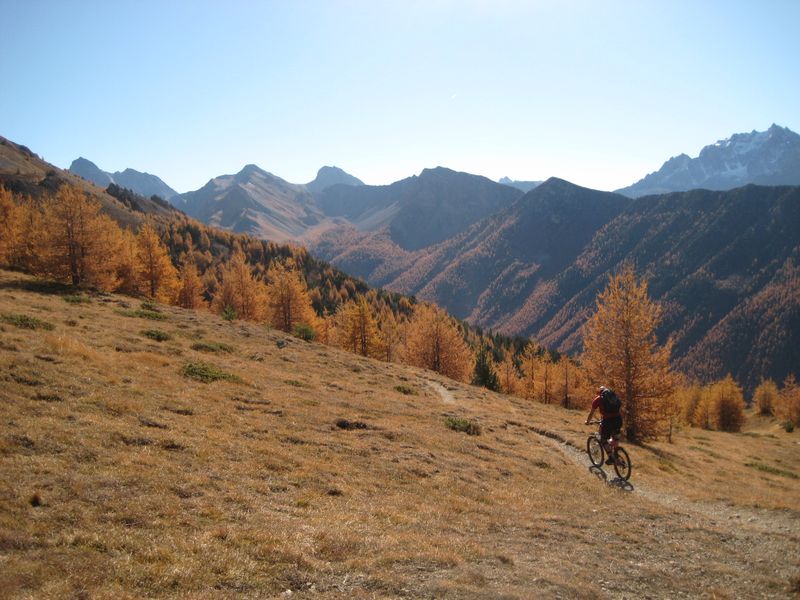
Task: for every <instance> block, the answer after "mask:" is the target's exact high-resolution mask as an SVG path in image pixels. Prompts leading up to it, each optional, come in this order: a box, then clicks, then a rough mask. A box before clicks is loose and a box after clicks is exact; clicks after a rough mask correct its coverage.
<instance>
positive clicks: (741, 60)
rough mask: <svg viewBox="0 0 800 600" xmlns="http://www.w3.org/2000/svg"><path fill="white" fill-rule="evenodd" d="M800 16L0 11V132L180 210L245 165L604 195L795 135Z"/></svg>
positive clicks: (507, 10) (73, 6)
mask: <svg viewBox="0 0 800 600" xmlns="http://www.w3.org/2000/svg"><path fill="white" fill-rule="evenodd" d="M798 24H800V2H798V1H797V0H788V1H780V0H763V1H761V2H755V1H737V0H727V1H714V0H705V1H703V2H697V1H696V0H693V1H687V0H662V1H659V2H656V1H649V0H631V1H622V0H620V1H616V0H585V1H582V0H561V1H556V0H553V1H546V2H545V1H537V0H529V1H515V0H491V1H490V0H461V1H455V0H423V1H416V0H397V1H382V0H363V1H356V0H352V1H345V0H341V1H339V0H320V1H310V0H309V1H306V0H282V1H275V2H270V1H266V0H262V1H256V0H251V1H246V0H225V1H222V0H215V1H204V0H191V1H189V0H186V1H182V0H158V1H149V0H137V1H126V0H113V1H108V0H102V1H91V0H52V1H45V0H0V135H2V136H4V137H6V138H9V139H11V140H12V141H14V142H17V143H20V144H24V145H26V146H28V147H29V148H31V150H33V151H34V152H36V153H37V154H39V155H40V156H42V157H43V158H44V159H45V160H47V161H49V162H51V163H53V164H55V165H56V166H59V167H62V168H67V167H68V166H69V165H70V163H71V162H72V160H73V159H75V158H77V157H79V156H83V157H85V158H88V159H89V160H91V161H93V162H94V163H96V164H97V165H98V166H99V167H100V168H101V169H103V170H106V171H117V170H123V169H125V168H127V167H130V168H133V169H137V170H139V171H145V172H149V173H153V174H155V175H158V176H159V177H161V178H162V179H163V180H164V181H166V182H167V183H168V184H169V185H170V186H172V187H173V188H175V189H176V190H177V191H179V192H185V191H189V190H194V189H198V188H200V187H201V186H203V185H204V184H205V183H206V182H207V181H208V180H209V179H211V178H213V177H216V176H218V175H221V174H227V173H236V172H238V171H239V170H240V169H241V168H242V167H243V166H244V165H245V164H249V163H255V164H257V165H258V166H260V167H261V168H263V169H265V170H267V171H269V172H271V173H273V174H275V175H278V176H280V177H282V178H283V179H286V180H287V181H290V182H293V183H306V182H308V181H311V180H313V179H314V177H315V175H316V172H317V170H318V169H319V167H321V166H323V165H335V166H338V167H341V168H343V169H344V170H346V171H347V172H349V173H351V174H353V175H355V176H356V177H359V178H360V179H362V180H363V181H364V182H366V183H369V184H375V185H378V184H388V183H391V182H393V181H397V180H399V179H403V178H405V177H409V176H411V175H413V174H418V173H419V172H420V171H421V170H422V169H424V168H426V167H435V166H444V167H449V168H451V169H455V170H458V171H466V172H469V173H475V174H478V175H484V176H486V177H489V178H491V179H494V180H497V179H499V178H500V177H503V176H509V177H511V178H512V179H518V180H542V179H546V178H548V177H550V176H557V177H561V178H564V179H567V180H569V181H572V182H573V183H576V184H579V185H584V186H587V187H592V188H595V189H602V190H613V189H617V188H620V187H624V186H627V185H630V184H631V183H633V182H635V181H637V180H638V179H640V178H641V177H643V176H644V175H646V174H647V173H649V172H652V171H655V170H657V169H658V168H660V166H661V165H662V163H663V162H664V161H665V160H667V159H668V158H670V157H672V156H675V155H677V154H680V153H682V152H685V153H687V154H689V155H690V156H697V154H698V152H699V151H700V149H701V148H702V147H703V146H705V145H708V144H712V143H714V142H716V141H717V140H720V139H723V138H726V137H729V136H730V135H732V134H733V133H738V132H745V131H752V130H759V131H763V130H765V129H767V128H768V127H769V126H770V125H771V124H772V123H777V124H779V125H782V126H784V127H789V128H790V129H792V130H793V131H800V60H798V59H799V58H800V35H797V26H798Z"/></svg>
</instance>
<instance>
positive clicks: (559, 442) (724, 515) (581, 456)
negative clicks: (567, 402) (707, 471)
mask: <svg viewBox="0 0 800 600" xmlns="http://www.w3.org/2000/svg"><path fill="white" fill-rule="evenodd" d="M529 429H530V431H532V432H533V433H535V434H536V435H538V436H540V437H543V438H544V439H545V440H547V443H549V444H550V445H551V446H553V447H554V448H556V449H558V450H559V451H560V452H562V453H563V454H564V455H565V456H567V457H568V458H569V459H570V460H572V461H573V462H574V463H576V464H577V465H580V466H582V467H585V468H586V469H587V471H588V472H589V473H591V474H593V475H595V476H596V477H597V478H598V479H601V480H603V481H605V482H606V483H607V484H608V485H610V486H612V487H615V488H617V489H620V490H622V491H625V492H631V493H635V494H636V495H637V496H639V497H642V498H644V499H646V500H648V501H650V502H654V503H657V504H660V505H661V506H663V507H665V508H668V509H670V510H673V511H675V512H678V513H682V514H686V515H694V516H699V517H702V518H703V519H705V520H708V524H709V525H714V526H721V527H722V528H725V529H728V528H729V527H733V528H735V529H737V530H738V529H741V528H746V529H752V530H756V531H759V532H762V533H778V532H780V533H786V534H797V533H798V532H800V516H798V515H797V514H795V513H791V512H789V511H779V510H769V509H757V508H750V507H744V506H730V505H727V504H723V503H719V502H697V501H692V500H689V499H688V498H685V497H682V496H676V495H674V494H669V493H666V492H663V491H661V490H655V489H653V488H651V487H650V486H647V485H644V484H642V483H639V482H636V481H635V475H636V461H635V457H632V459H631V462H632V464H633V476H632V479H633V481H632V482H625V481H622V480H620V479H619V478H618V477H612V478H611V479H609V478H608V475H607V474H606V472H605V471H604V470H603V469H599V468H597V467H594V466H593V465H592V463H591V462H590V461H589V457H588V455H587V454H586V451H585V450H584V449H583V448H578V447H576V446H575V445H574V444H572V443H571V442H569V441H568V440H566V439H564V438H563V437H562V436H560V435H559V434H557V433H554V432H551V431H547V430H544V429H539V428H536V427H529ZM612 473H613V472H612Z"/></svg>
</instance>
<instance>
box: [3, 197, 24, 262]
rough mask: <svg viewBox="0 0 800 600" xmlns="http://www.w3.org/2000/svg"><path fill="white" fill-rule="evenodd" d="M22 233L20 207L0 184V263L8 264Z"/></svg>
mask: <svg viewBox="0 0 800 600" xmlns="http://www.w3.org/2000/svg"><path fill="white" fill-rule="evenodd" d="M21 233H22V208H21V207H20V206H19V205H18V204H17V203H16V202H15V201H14V196H13V194H12V193H11V191H9V190H7V189H6V188H5V187H3V186H2V185H0V264H3V265H4V264H9V263H10V262H11V261H12V257H13V256H14V249H15V248H16V246H17V244H18V242H19V239H20V236H21Z"/></svg>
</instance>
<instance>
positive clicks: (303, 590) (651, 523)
mask: <svg viewBox="0 0 800 600" xmlns="http://www.w3.org/2000/svg"><path fill="white" fill-rule="evenodd" d="M21 280H24V278H23V277H22V276H20V275H17V274H10V273H5V272H2V271H0V312H2V313H3V314H26V315H28V316H30V317H34V318H39V319H42V320H45V321H48V322H51V323H53V324H55V325H56V328H55V330H53V331H50V332H46V331H40V330H27V329H19V328H17V327H15V326H12V325H9V324H3V325H0V369H2V375H0V385H1V386H2V387H0V400H2V401H1V402H0V413H1V414H0V422H2V423H3V427H2V430H0V490H1V491H0V565H2V567H1V568H0V597H3V598H20V599H21V598H80V597H86V598H115V599H120V598H145V597H158V598H211V597H213V598H266V597H273V596H280V595H281V594H284V593H285V592H286V591H287V590H292V592H293V594H292V595H293V597H296V596H298V595H299V596H301V597H306V596H308V597H314V598H340V597H349V598H396V597H436V598H465V597H474V598H497V597H506V598H530V597H544V598H550V597H556V596H561V597H565V598H566V597H570V598H596V597H632V598H633V597H641V596H645V595H647V596H650V597H670V598H674V597H678V596H680V595H682V594H686V595H691V596H697V595H702V594H703V593H705V594H706V595H707V596H708V597H714V596H716V597H725V596H730V597H744V596H746V597H759V596H764V597H774V596H780V595H781V594H788V593H789V589H790V587H791V586H792V585H796V581H797V576H798V567H797V564H796V562H795V560H794V557H795V556H797V555H798V550H800V547H799V539H798V529H797V527H796V525H797V523H798V521H797V518H798V512H797V511H798V509H800V506H799V505H800V500H799V499H800V482H798V480H797V479H794V478H791V477H786V476H783V475H782V474H780V473H776V472H771V471H769V470H767V471H762V470H758V469H754V468H753V467H749V466H747V463H758V464H763V465H765V466H769V467H774V468H775V469H777V470H780V471H786V472H793V473H797V472H798V469H797V467H796V464H798V461H797V458H798V448H800V446H798V445H797V441H798V440H800V437H798V436H797V435H795V434H786V433H785V432H782V431H780V435H779V434H778V430H777V429H776V427H777V425H774V424H771V423H767V422H765V423H763V426H761V425H759V427H756V428H754V429H750V430H748V431H747V432H746V433H749V434H752V435H747V434H745V435H731V434H719V433H712V432H697V431H685V432H681V433H680V434H679V436H678V443H676V444H674V445H669V444H655V445H653V447H652V448H638V447H631V448H630V452H631V455H632V458H633V460H634V465H635V471H634V478H633V480H632V481H633V484H634V485H635V486H637V489H636V490H635V491H633V492H632V493H624V492H620V491H618V490H617V489H615V488H614V487H613V486H607V485H603V484H602V482H601V481H599V480H598V479H597V478H595V477H592V476H591V475H590V473H589V472H588V470H587V469H586V468H585V467H584V466H582V465H580V464H578V463H577V462H576V461H575V460H574V459H573V457H572V456H570V454H569V452H564V451H562V449H561V448H559V445H558V443H557V442H555V441H554V440H553V439H550V438H547V437H544V436H541V435H538V434H537V433H535V432H534V431H533V430H532V428H536V429H539V430H547V431H549V432H552V433H553V434H554V435H556V436H557V437H562V438H563V439H567V440H569V441H572V442H573V443H575V444H576V445H578V446H581V445H582V444H583V441H582V440H584V439H585V435H586V434H587V430H586V428H583V427H581V426H579V423H580V422H581V421H582V419H583V417H584V415H583V414H578V413H574V412H568V411H563V410H560V409H557V408H553V407H544V406H539V405H535V406H532V405H529V404H526V403H524V402H523V401H521V400H518V399H514V398H508V397H504V396H499V395H496V394H492V393H489V392H486V391H482V390H478V389H475V388H472V387H469V386H463V385H460V384H456V383H454V382H451V381H446V380H443V379H441V378H440V377H438V376H436V375H433V374H431V373H429V372H425V371H421V370H417V369H413V368H408V367H403V366H397V365H386V364H382V363H379V362H376V361H372V360H367V359H362V358H358V357H355V356H352V355H349V354H346V353H343V352H340V351H338V350H335V349H332V348H328V347H325V346H321V345H318V344H313V343H311V344H309V343H306V342H302V341H299V340H296V339H293V338H284V337H283V336H282V335H281V334H279V333H276V332H272V331H267V330H265V329H264V328H261V327H258V326H256V325H251V324H245V323H240V322H226V321H224V320H222V319H220V318H218V317H215V316H213V315H209V314H200V313H193V312H190V311H183V310H180V309H176V308H167V307H164V308H161V309H160V310H161V312H160V313H158V314H161V315H163V317H164V318H163V319H161V320H160V321H159V323H158V329H159V330H160V331H163V332H165V333H167V334H168V335H169V338H168V339H165V340H163V341H160V342H158V341H154V340H151V339H148V338H147V337H144V336H143V335H142V334H141V331H142V327H143V321H142V320H141V319H138V318H129V317H128V316H127V315H125V314H120V313H119V312H118V309H119V308H120V306H119V301H125V300H126V299H123V298H117V297H114V296H110V297H107V298H104V299H103V301H94V300H93V301H92V302H90V303H83V302H81V303H70V302H64V301H63V300H61V298H60V297H59V296H56V295H52V296H48V295H46V294H41V293H35V292H32V291H28V290H25V289H23V286H20V285H18V282H19V281H21ZM127 302H128V303H129V304H130V303H131V301H130V300H129V299H127ZM68 322H70V323H75V325H68V324H67V323H68ZM200 337H202V338H204V339H207V340H213V342H214V343H216V344H224V345H226V346H227V347H229V348H230V349H231V351H230V352H226V351H223V352H216V353H212V354H210V353H208V351H207V350H204V349H197V350H195V349H192V345H193V344H194V343H196V342H197V340H198V338H200ZM284 339H286V341H287V342H288V344H287V345H286V346H285V347H283V348H279V347H278V345H277V342H278V341H279V340H284ZM200 363H206V364H210V365H213V366H214V367H215V368H217V369H219V370H220V371H221V372H223V373H227V374H233V375H236V376H238V377H240V378H241V381H235V380H234V381H231V380H225V379H222V380H218V381H212V382H209V383H205V382H202V381H196V380H194V379H191V378H188V377H185V376H184V375H183V374H182V373H183V370H184V368H185V366H186V365H187V364H200ZM431 381H432V382H434V385H431V384H430V383H429V382H431ZM435 384H439V385H440V386H441V385H446V387H447V390H448V392H449V396H451V397H452V402H453V403H454V404H453V403H451V402H450V397H448V402H444V401H443V398H442V397H441V396H440V395H439V394H438V393H437V389H439V388H437V387H436V385H435ZM407 390H414V392H415V393H414V394H408V392H407ZM449 418H450V419H454V418H457V419H467V420H468V421H469V422H473V423H476V424H479V425H480V430H481V434H480V435H477V436H468V435H464V434H463V433H459V432H457V431H453V430H451V429H449V428H448V427H447V425H446V422H447V420H448V419H449ZM337 422H347V423H348V424H351V425H352V424H358V426H353V427H342V426H340V425H337ZM773 436H774V437H773ZM712 453H713V454H712ZM714 455H716V456H714ZM675 498H678V499H679V500H680V501H679V502H675ZM754 506H760V507H764V508H763V509H762V510H760V511H758V512H753V511H754V509H753V508H752V507H754ZM709 507H711V508H713V509H714V510H716V509H717V508H718V507H722V508H724V509H725V510H728V511H731V512H732V511H737V512H738V513H739V514H740V515H741V519H740V520H738V521H734V522H730V523H729V522H728V521H727V516H728V515H727V514H725V515H723V516H718V517H709V516H706V514H707V510H706V509H707V508H709ZM767 508H769V509H781V510H780V511H775V510H766V509H767ZM704 511H705V512H704ZM720 514H721V513H720ZM751 515H754V516H755V518H757V519H759V520H756V521H752V522H751V521H748V519H750V518H751ZM776 523H777V524H778V526H775V527H773V526H774V525H775V524H776ZM783 523H788V527H789V529H788V530H783V529H780V525H781V524H783ZM792 524H794V525H795V527H794V528H793V529H792ZM754 557H758V560H761V561H762V562H761V563H758V562H754ZM793 582H795V583H793Z"/></svg>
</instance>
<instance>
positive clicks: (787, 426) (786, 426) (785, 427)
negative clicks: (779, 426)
mask: <svg viewBox="0 0 800 600" xmlns="http://www.w3.org/2000/svg"><path fill="white" fill-rule="evenodd" d="M783 430H784V431H785V432H786V433H792V432H793V431H794V423H792V422H791V421H786V423H784V424H783Z"/></svg>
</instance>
